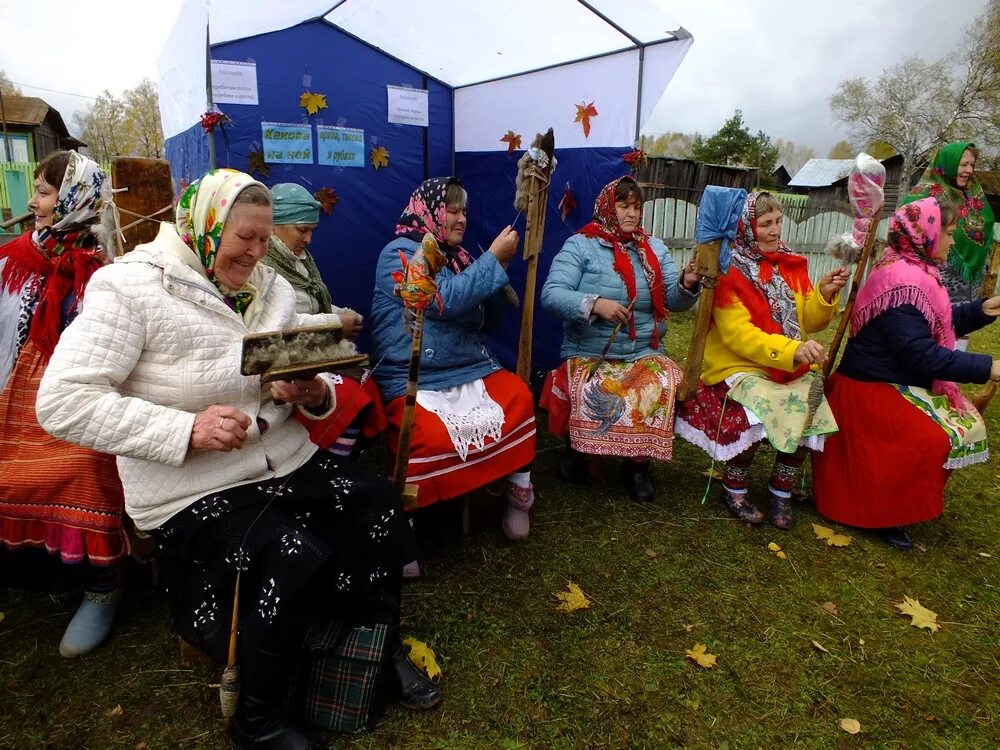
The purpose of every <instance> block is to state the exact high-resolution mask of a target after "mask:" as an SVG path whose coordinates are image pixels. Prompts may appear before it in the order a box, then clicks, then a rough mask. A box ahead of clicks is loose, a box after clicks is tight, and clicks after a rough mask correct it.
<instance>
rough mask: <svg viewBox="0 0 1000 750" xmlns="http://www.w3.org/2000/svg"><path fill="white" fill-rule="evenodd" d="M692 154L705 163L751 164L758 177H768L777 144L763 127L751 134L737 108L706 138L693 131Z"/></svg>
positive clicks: (776, 157)
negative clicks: (772, 141)
mask: <svg viewBox="0 0 1000 750" xmlns="http://www.w3.org/2000/svg"><path fill="white" fill-rule="evenodd" d="M691 155H692V157H693V158H695V159H697V160H698V161H703V162H706V163H708V164H724V165H727V166H741V167H754V168H756V169H757V170H758V176H759V177H760V178H763V177H770V175H771V173H772V172H773V171H774V168H775V166H776V165H777V162H778V147H777V146H775V145H774V144H773V143H771V138H770V136H768V135H767V134H766V133H765V132H764V131H763V130H758V131H757V135H751V134H750V128H748V127H747V126H746V125H745V124H744V123H743V112H742V111H741V110H736V112H735V113H734V114H733V116H732V117H730V118H729V119H728V120H726V122H725V123H724V124H723V125H722V127H721V128H719V131H718V132H717V133H715V134H714V135H712V136H710V137H709V138H702V136H701V135H700V134H697V135H695V137H694V142H693V143H692V146H691Z"/></svg>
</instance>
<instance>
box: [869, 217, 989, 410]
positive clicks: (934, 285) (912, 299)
mask: <svg viewBox="0 0 1000 750" xmlns="http://www.w3.org/2000/svg"><path fill="white" fill-rule="evenodd" d="M943 230H944V227H942V226H941V207H940V206H939V205H938V202H937V199H935V198H922V199H920V200H918V201H915V202H913V203H908V204H906V205H905V206H901V207H900V208H898V209H896V212H895V213H894V214H893V215H892V219H891V220H890V221H889V235H888V243H887V246H886V249H885V253H884V254H883V255H882V258H881V260H879V262H878V265H877V266H876V267H875V269H874V270H873V271H872V273H871V275H870V276H869V277H868V280H867V281H865V283H864V286H862V287H861V291H860V292H859V293H858V298H857V300H856V302H855V305H854V312H853V314H852V315H851V335H852V336H853V335H855V334H857V332H858V331H860V330H861V329H862V328H864V326H865V325H867V324H868V323H869V322H871V320H872V319H873V318H875V317H876V316H878V315H879V314H881V313H883V312H885V311H886V310H888V309H890V308H894V307H900V306H902V305H912V306H913V307H916V308H917V309H918V310H919V311H920V313H921V315H923V316H924V318H925V319H926V320H927V324H928V326H929V327H930V329H931V335H932V336H933V337H934V341H936V342H937V344H938V345H939V346H943V347H946V348H948V349H954V348H955V329H954V327H953V324H952V312H951V301H950V300H949V299H948V292H947V291H946V290H945V288H944V286H943V285H942V284H941V274H940V272H939V271H938V268H937V265H936V263H935V262H934V260H933V254H934V249H935V248H936V247H937V244H938V239H939V238H940V237H941V232H942V231H943ZM932 391H933V392H934V393H939V394H944V395H946V396H948V399H949V400H950V401H951V403H952V405H953V406H954V407H955V408H956V409H958V410H959V411H960V412H965V413H967V412H968V411H969V410H970V409H971V406H970V404H969V401H968V399H966V398H965V396H963V395H962V392H961V391H960V390H959V388H958V386H957V385H955V384H954V383H951V382H948V381H944V380H935V381H934V384H933V387H932Z"/></svg>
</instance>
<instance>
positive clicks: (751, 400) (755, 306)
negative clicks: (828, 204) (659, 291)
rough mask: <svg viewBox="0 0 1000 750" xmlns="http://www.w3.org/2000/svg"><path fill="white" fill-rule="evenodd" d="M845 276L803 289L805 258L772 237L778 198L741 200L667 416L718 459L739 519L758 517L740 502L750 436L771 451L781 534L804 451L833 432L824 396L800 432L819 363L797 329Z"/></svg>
mask: <svg viewBox="0 0 1000 750" xmlns="http://www.w3.org/2000/svg"><path fill="white" fill-rule="evenodd" d="M847 278H848V271H847V269H846V268H840V269H836V270H834V271H830V272H829V273H827V274H825V275H824V276H823V277H822V278H821V279H820V282H819V288H818V289H816V288H813V285H812V282H811V281H810V280H809V274H808V269H807V267H806V259H805V257H803V256H801V255H796V254H795V253H793V252H792V251H791V249H790V248H789V247H788V245H786V244H785V243H784V242H783V241H782V240H781V204H780V203H779V202H778V201H777V199H775V198H774V196H772V195H771V194H770V193H751V194H750V195H749V196H748V197H747V201H746V204H745V206H744V209H743V216H742V218H741V219H740V222H739V225H738V228H737V237H736V239H735V241H734V242H733V245H732V261H731V264H730V266H729V270H728V271H727V272H726V274H725V275H724V276H723V277H722V278H720V279H719V283H718V286H717V288H716V293H715V304H714V306H713V308H712V326H711V328H710V329H709V332H708V339H707V341H706V344H705V361H704V364H703V366H702V373H701V383H700V384H699V386H698V392H697V393H696V394H695V396H694V398H693V399H691V400H690V401H686V402H684V403H683V404H681V407H680V409H679V410H678V413H677V434H678V435H680V436H681V437H683V438H684V439H685V440H688V441H689V442H691V443H693V444H694V445H697V446H698V447H699V448H701V449H703V450H704V451H705V452H706V453H708V454H709V455H710V456H711V457H712V458H713V460H718V461H726V462H727V463H726V468H725V472H724V474H723V479H722V487H723V491H724V492H723V499H724V501H725V504H726V507H727V508H728V509H729V511H730V512H731V513H732V514H733V515H734V516H736V517H737V518H738V519H740V520H741V521H745V522H747V523H751V524H758V523H761V522H762V521H763V520H764V515H763V514H762V513H761V512H760V511H759V510H758V509H757V508H756V507H755V506H754V504H753V503H752V502H751V501H750V500H749V499H748V498H747V485H748V477H749V474H750V467H751V464H752V463H753V458H754V455H755V454H756V452H757V448H758V447H759V445H760V441H762V440H765V439H766V440H768V441H769V442H770V443H771V445H772V446H773V447H774V448H775V450H776V451H777V454H778V455H777V458H776V460H775V463H774V469H773V471H772V472H771V478H770V481H769V482H768V498H769V504H770V508H769V519H770V521H771V523H772V524H774V526H776V527H777V528H779V529H783V530H787V529H789V528H791V525H792V507H791V495H792V489H793V488H794V487H795V484H796V481H797V479H798V477H799V475H800V472H801V470H802V463H803V461H804V460H805V452H806V450H807V449H813V450H818V449H821V448H822V445H823V441H824V436H825V435H826V434H828V433H831V432H835V431H836V429H837V426H836V423H835V422H834V420H833V417H832V416H831V414H830V409H829V406H828V405H827V404H826V402H825V401H822V402H821V403H820V404H818V405H816V406H817V411H816V413H815V416H814V419H813V420H812V424H811V425H810V426H809V427H808V428H806V422H807V417H806V414H807V401H808V396H809V386H810V384H811V383H812V378H813V377H814V376H813V375H812V373H810V368H812V367H816V366H818V365H821V364H822V362H823V359H824V352H823V346H822V345H821V344H820V343H819V342H818V341H810V340H808V339H807V338H806V335H805V334H806V333H811V332H815V331H821V330H823V329H824V328H826V326H827V325H828V324H829V323H830V318H831V316H832V315H833V310H834V305H833V302H834V298H835V297H836V296H837V293H838V292H839V291H840V289H841V288H843V286H844V284H845V283H846V282H847Z"/></svg>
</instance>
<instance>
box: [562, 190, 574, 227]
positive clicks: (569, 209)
mask: <svg viewBox="0 0 1000 750" xmlns="http://www.w3.org/2000/svg"><path fill="white" fill-rule="evenodd" d="M575 210H576V196H575V195H573V191H572V190H570V188H569V185H566V189H565V190H564V191H563V196H562V200H560V201H559V215H560V216H562V220H563V221H566V217H567V216H569V215H570V214H571V213H573V211H575Z"/></svg>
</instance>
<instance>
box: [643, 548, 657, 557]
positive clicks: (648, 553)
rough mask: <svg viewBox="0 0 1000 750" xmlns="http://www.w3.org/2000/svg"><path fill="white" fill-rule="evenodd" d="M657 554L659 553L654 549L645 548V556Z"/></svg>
mask: <svg viewBox="0 0 1000 750" xmlns="http://www.w3.org/2000/svg"><path fill="white" fill-rule="evenodd" d="M658 554H659V553H658V552H657V551H656V550H655V549H647V550H646V556H647V557H656V556H657V555H658Z"/></svg>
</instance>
